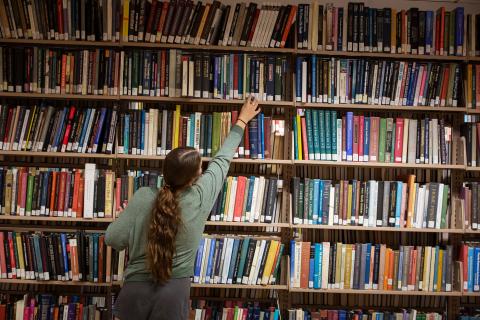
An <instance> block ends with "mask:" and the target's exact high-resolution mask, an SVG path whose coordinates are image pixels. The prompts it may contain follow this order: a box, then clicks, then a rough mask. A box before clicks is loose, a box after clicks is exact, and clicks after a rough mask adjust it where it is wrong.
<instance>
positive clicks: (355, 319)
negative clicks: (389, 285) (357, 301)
mask: <svg viewBox="0 0 480 320" xmlns="http://www.w3.org/2000/svg"><path fill="white" fill-rule="evenodd" d="M298 319H301V320H303V319H311V320H374V319H376V320H394V319H405V320H427V319H429V320H442V319H446V316H445V315H444V314H440V313H437V312H427V313H424V312H421V311H418V310H416V309H409V310H407V309H403V310H402V311H399V312H395V311H377V310H368V311H367V310H345V309H332V310H329V309H320V310H311V309H300V308H298V309H289V310H288V320H298Z"/></svg>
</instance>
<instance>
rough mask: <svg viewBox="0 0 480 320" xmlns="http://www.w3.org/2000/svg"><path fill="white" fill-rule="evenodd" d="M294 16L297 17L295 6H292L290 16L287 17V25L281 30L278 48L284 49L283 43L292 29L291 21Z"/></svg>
mask: <svg viewBox="0 0 480 320" xmlns="http://www.w3.org/2000/svg"><path fill="white" fill-rule="evenodd" d="M296 15H297V6H295V5H292V9H291V10H290V14H289V15H288V19H287V23H286V24H285V28H284V29H283V34H282V41H281V42H280V48H283V47H285V42H286V41H287V37H288V34H289V33H290V29H291V28H292V25H293V20H294V18H295V16H296Z"/></svg>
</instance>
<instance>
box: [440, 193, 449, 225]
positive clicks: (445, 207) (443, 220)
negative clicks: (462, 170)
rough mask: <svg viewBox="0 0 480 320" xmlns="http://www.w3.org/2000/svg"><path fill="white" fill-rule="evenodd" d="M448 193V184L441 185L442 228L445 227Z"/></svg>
mask: <svg viewBox="0 0 480 320" xmlns="http://www.w3.org/2000/svg"><path fill="white" fill-rule="evenodd" d="M448 193H449V186H448V185H444V186H443V198H442V218H441V221H440V228H441V229H444V228H446V227H447V209H448Z"/></svg>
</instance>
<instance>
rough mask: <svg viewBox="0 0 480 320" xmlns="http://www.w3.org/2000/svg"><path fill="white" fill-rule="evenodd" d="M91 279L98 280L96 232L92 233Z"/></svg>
mask: <svg viewBox="0 0 480 320" xmlns="http://www.w3.org/2000/svg"><path fill="white" fill-rule="evenodd" d="M93 281H98V234H97V233H94V234H93Z"/></svg>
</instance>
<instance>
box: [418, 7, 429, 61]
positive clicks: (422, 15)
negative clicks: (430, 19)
mask: <svg viewBox="0 0 480 320" xmlns="http://www.w3.org/2000/svg"><path fill="white" fill-rule="evenodd" d="M426 14H427V13H426V11H419V12H418V49H419V54H424V53H425V36H426V35H425V29H426V25H425V21H426Z"/></svg>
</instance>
